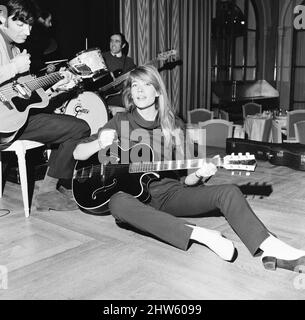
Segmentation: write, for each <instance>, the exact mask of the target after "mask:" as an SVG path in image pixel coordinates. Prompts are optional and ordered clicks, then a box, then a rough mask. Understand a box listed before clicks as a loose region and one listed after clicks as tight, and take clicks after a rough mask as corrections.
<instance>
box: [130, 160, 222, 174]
mask: <svg viewBox="0 0 305 320" xmlns="http://www.w3.org/2000/svg"><path fill="white" fill-rule="evenodd" d="M207 162H213V163H214V164H215V165H217V166H220V163H219V162H220V159H219V158H216V159H189V160H175V161H156V162H139V163H132V164H130V165H129V172H130V173H140V172H149V171H170V170H183V169H196V168H200V167H202V166H203V165H204V164H205V163H207Z"/></svg>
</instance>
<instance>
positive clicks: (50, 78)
mask: <svg viewBox="0 0 305 320" xmlns="http://www.w3.org/2000/svg"><path fill="white" fill-rule="evenodd" d="M61 79H63V76H62V75H61V74H60V73H59V72H54V73H51V74H48V75H45V76H42V77H39V78H33V79H32V80H30V81H28V82H26V83H25V84H26V85H27V87H28V88H29V89H30V90H31V91H34V90H37V89H39V88H47V87H49V86H51V85H53V84H54V83H56V82H58V81H59V80H61Z"/></svg>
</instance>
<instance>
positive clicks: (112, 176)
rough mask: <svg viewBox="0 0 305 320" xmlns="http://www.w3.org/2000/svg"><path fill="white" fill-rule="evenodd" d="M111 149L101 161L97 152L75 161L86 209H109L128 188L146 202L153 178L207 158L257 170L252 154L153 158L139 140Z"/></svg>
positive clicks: (78, 197)
mask: <svg viewBox="0 0 305 320" xmlns="http://www.w3.org/2000/svg"><path fill="white" fill-rule="evenodd" d="M111 150H115V152H114V153H113V154H111V155H106V156H104V157H102V161H101V162H102V164H101V163H100V162H99V160H98V157H97V154H95V155H93V156H92V157H91V158H89V159H88V160H86V161H78V162H77V163H76V165H75V169H74V174H73V178H72V192H73V196H74V199H75V201H76V203H77V204H78V205H79V207H81V208H82V209H83V210H84V211H85V212H87V213H91V214H103V213H106V212H107V211H108V202H109V199H110V198H111V196H112V195H114V194H115V193H117V192H118V191H124V192H127V193H129V194H131V195H133V196H134V197H136V198H138V199H139V200H140V201H142V202H146V201H147V200H148V199H149V198H150V194H149V191H148V187H149V184H150V182H151V181H153V180H157V179H160V177H161V176H166V174H167V173H170V172H171V171H173V170H185V169H196V168H200V167H202V166H203V164H204V163H206V162H213V163H214V164H215V165H216V166H217V167H222V168H225V169H227V170H239V171H247V172H249V171H254V170H255V167H256V160H255V158H254V156H253V155H250V154H246V155H228V156H225V157H224V158H220V157H215V158H212V159H190V160H177V161H154V160H153V158H154V156H153V150H152V149H151V147H150V146H148V145H146V144H136V145H135V146H133V147H132V148H130V149H128V150H124V149H122V148H121V147H120V146H119V145H117V144H115V148H114V149H111ZM144 155H146V157H145V158H146V159H147V158H149V159H152V161H148V162H146V161H140V160H137V159H142V158H143V156H144ZM147 155H148V157H147ZM119 159H122V161H121V162H120V161H119ZM123 159H125V160H123ZM131 160H136V161H131Z"/></svg>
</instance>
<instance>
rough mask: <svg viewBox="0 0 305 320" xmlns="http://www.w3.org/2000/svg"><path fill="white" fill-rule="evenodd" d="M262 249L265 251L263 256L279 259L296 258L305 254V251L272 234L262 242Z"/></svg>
mask: <svg viewBox="0 0 305 320" xmlns="http://www.w3.org/2000/svg"><path fill="white" fill-rule="evenodd" d="M260 249H261V250H263V251H264V253H263V257H265V256H272V257H275V258H277V259H284V260H295V259H298V258H300V257H302V256H305V251H304V250H300V249H296V248H294V247H292V246H290V245H289V244H287V243H285V242H283V241H281V240H279V239H277V238H275V237H274V236H272V235H269V237H268V238H267V239H266V240H265V241H263V242H262V244H261V245H260Z"/></svg>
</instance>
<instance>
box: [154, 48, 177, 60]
mask: <svg viewBox="0 0 305 320" xmlns="http://www.w3.org/2000/svg"><path fill="white" fill-rule="evenodd" d="M176 55H177V50H175V49H172V50H168V51H164V52H161V53H159V54H158V57H157V60H163V61H165V60H168V59H169V58H170V57H175V56H176Z"/></svg>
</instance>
